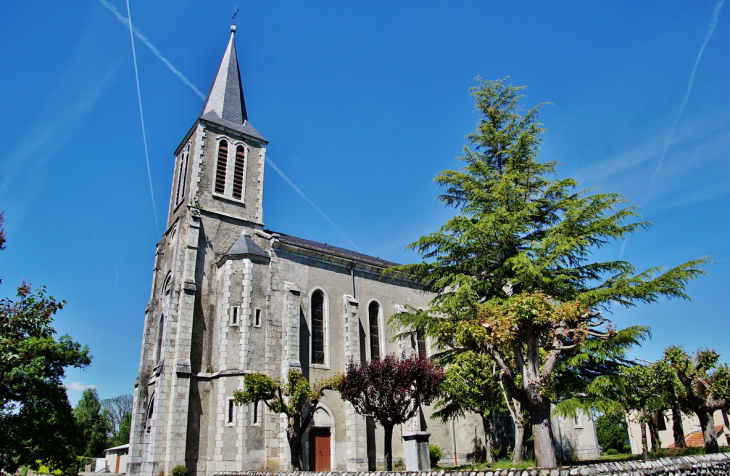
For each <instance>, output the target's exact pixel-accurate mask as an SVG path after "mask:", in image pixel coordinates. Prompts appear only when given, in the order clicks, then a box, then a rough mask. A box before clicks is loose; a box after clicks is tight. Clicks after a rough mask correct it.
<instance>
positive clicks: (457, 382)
mask: <svg viewBox="0 0 730 476" xmlns="http://www.w3.org/2000/svg"><path fill="white" fill-rule="evenodd" d="M436 410H437V411H436V412H435V413H434V414H433V417H432V418H439V419H440V420H441V421H442V422H447V421H449V420H450V419H452V418H457V417H461V416H464V414H466V412H473V413H476V414H477V415H479V416H480V417H481V418H482V426H483V428H484V446H485V447H486V456H487V462H488V463H493V462H494V457H493V456H492V452H493V450H494V430H495V429H494V419H493V416H494V413H495V412H498V411H501V412H505V411H506V410H507V409H506V407H505V402H504V397H503V396H502V388H501V387H500V384H499V371H498V370H497V366H496V364H495V363H494V361H493V360H492V359H491V358H490V357H489V356H487V355H485V354H482V353H477V352H474V351H467V352H463V353H460V354H458V355H456V356H455V358H454V359H452V360H450V362H449V365H448V367H447V368H446V371H445V372H444V376H443V380H441V384H440V385H439V389H438V401H437V402H436ZM523 444H524V442H522V441H516V442H515V447H517V446H518V445H519V446H521V445H523Z"/></svg>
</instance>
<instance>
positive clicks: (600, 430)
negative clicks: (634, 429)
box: [596, 414, 629, 452]
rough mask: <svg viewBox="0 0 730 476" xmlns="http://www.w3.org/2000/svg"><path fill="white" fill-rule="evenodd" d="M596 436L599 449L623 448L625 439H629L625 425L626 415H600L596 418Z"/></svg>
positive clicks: (619, 449)
mask: <svg viewBox="0 0 730 476" xmlns="http://www.w3.org/2000/svg"><path fill="white" fill-rule="evenodd" d="M596 438H598V444H599V445H600V446H601V449H603V450H608V449H610V448H613V449H615V450H616V451H618V452H622V451H623V450H624V445H625V444H626V440H628V439H629V429H628V427H627V426H626V417H625V416H624V415H623V414H614V415H608V414H607V415H601V416H599V417H598V418H596Z"/></svg>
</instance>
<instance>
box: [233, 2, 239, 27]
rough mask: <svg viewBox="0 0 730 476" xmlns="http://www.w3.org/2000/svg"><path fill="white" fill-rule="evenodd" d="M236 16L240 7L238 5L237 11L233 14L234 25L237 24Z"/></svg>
mask: <svg viewBox="0 0 730 476" xmlns="http://www.w3.org/2000/svg"><path fill="white" fill-rule="evenodd" d="M236 15H238V5H236V11H235V12H233V18H232V19H233V24H234V25H235V24H236Z"/></svg>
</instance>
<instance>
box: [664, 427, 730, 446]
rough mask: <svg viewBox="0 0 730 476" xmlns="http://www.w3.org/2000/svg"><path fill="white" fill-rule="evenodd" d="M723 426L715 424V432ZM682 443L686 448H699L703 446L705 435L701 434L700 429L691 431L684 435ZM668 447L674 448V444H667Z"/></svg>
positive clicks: (717, 432) (718, 432)
mask: <svg viewBox="0 0 730 476" xmlns="http://www.w3.org/2000/svg"><path fill="white" fill-rule="evenodd" d="M723 428H724V425H715V434H716V435H719V434H720V433H722V429H723ZM684 444H685V445H686V446H687V447H688V448H701V447H703V446H705V436H704V435H703V434H702V430H697V431H693V432H692V433H688V434H687V435H686V436H685V437H684ZM669 447H670V448H674V444H672V445H670V446H669Z"/></svg>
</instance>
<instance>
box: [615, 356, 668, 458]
mask: <svg viewBox="0 0 730 476" xmlns="http://www.w3.org/2000/svg"><path fill="white" fill-rule="evenodd" d="M674 379H675V375H674V372H673V370H672V369H671V368H670V367H669V366H668V365H667V364H666V363H665V362H662V361H658V362H654V363H652V364H650V365H635V366H633V367H625V368H623V369H621V379H620V380H619V395H620V397H619V399H618V402H619V404H620V409H621V412H620V413H619V414H620V415H624V414H629V415H634V418H636V421H638V423H639V425H640V427H641V448H642V452H643V454H644V459H649V445H648V443H647V439H646V426H647V424H652V421H651V420H652V417H653V416H654V415H656V414H661V415H662V418H663V410H664V409H666V408H668V407H669V406H670V404H669V399H668V396H667V395H668V394H669V392H670V391H671V387H672V385H673V384H674ZM654 435H655V437H654V439H653V440H652V445H653V449H654V451H656V450H658V449H659V448H661V441H660V440H659V439H658V435H656V429H654Z"/></svg>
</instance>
